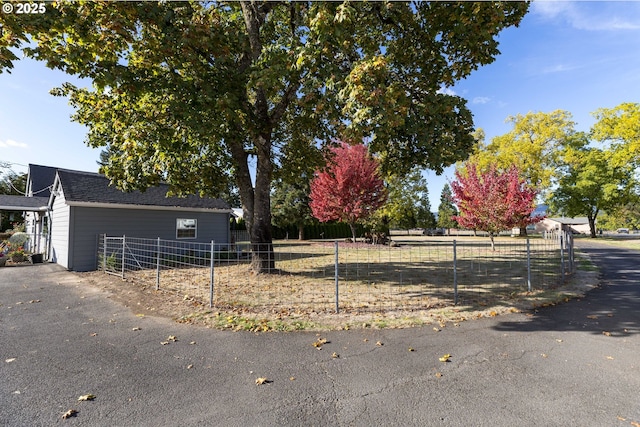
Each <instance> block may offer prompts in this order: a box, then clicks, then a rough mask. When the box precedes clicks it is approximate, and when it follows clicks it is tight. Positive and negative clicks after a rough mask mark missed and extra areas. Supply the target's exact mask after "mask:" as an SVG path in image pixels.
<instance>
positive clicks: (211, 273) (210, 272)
mask: <svg viewBox="0 0 640 427" xmlns="http://www.w3.org/2000/svg"><path fill="white" fill-rule="evenodd" d="M214 245H215V241H213V240H212V241H211V260H210V261H209V264H210V267H209V308H213V291H214V289H213V279H214V278H215V276H214V272H213V264H214V263H213V261H214V259H213V257H214Z"/></svg>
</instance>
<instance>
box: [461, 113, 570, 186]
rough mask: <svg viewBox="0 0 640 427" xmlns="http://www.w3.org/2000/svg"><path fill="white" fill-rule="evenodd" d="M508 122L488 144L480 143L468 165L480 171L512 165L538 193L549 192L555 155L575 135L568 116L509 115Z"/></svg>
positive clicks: (553, 171)
mask: <svg viewBox="0 0 640 427" xmlns="http://www.w3.org/2000/svg"><path fill="white" fill-rule="evenodd" d="M507 122H509V123H511V124H512V125H513V128H512V129H511V130H510V131H509V132H507V133H505V134H504V135H499V136H496V137H494V138H493V139H492V140H491V142H490V143H488V144H486V143H484V142H483V141H480V142H479V144H478V146H477V147H476V149H475V150H474V153H473V154H472V155H471V156H470V158H469V160H468V161H469V163H473V164H475V165H477V166H478V167H479V168H480V169H481V170H483V171H486V170H489V169H490V168H491V166H492V165H496V166H497V167H498V168H499V169H502V170H506V169H508V168H509V167H510V166H512V165H514V166H516V167H517V168H518V171H519V172H520V174H521V178H522V179H525V180H527V182H529V183H531V184H532V185H535V186H536V187H537V188H539V189H541V190H548V189H550V188H551V186H552V183H553V182H554V176H555V173H556V170H557V166H556V160H557V155H558V153H559V151H560V150H561V149H562V147H563V146H564V145H565V144H566V143H567V142H568V141H569V140H570V139H571V138H573V137H574V135H575V133H576V131H575V130H574V126H575V123H574V122H573V120H572V116H571V113H569V112H567V111H563V110H555V111H552V112H550V113H543V112H535V113H534V112H529V113H527V114H524V115H523V114H517V115H515V116H510V117H508V118H507Z"/></svg>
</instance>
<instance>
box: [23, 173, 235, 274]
mask: <svg viewBox="0 0 640 427" xmlns="http://www.w3.org/2000/svg"><path fill="white" fill-rule="evenodd" d="M49 180H50V181H49ZM168 189H169V187H168V185H166V184H161V185H159V186H157V187H152V188H149V189H147V190H146V191H144V192H141V191H133V192H123V191H120V190H118V189H117V188H115V187H114V186H111V185H109V179H107V178H106V177H105V176H104V175H100V174H97V173H91V172H81V171H73V170H66V169H57V168H51V167H47V166H39V165H29V175H28V182H27V194H28V195H33V196H38V195H41V194H46V195H47V196H48V198H45V199H43V198H41V197H21V196H18V198H19V199H22V200H21V201H22V202H26V200H25V199H31V200H30V201H29V202H27V204H26V205H25V206H31V207H30V208H29V209H25V211H28V213H27V221H26V223H27V224H26V225H27V230H26V231H27V233H29V234H30V235H32V236H33V239H32V240H34V241H38V242H40V241H42V240H44V241H46V243H45V244H43V245H41V246H43V247H42V248H41V249H40V250H39V251H40V252H46V253H47V254H48V258H49V260H50V261H52V262H55V263H58V264H60V265H62V266H63V267H65V268H67V269H69V270H75V271H89V270H94V269H96V267H97V248H98V237H99V235H101V234H107V235H110V236H122V235H127V236H131V237H141V238H158V237H159V238H161V239H166V240H183V241H186V242H206V243H208V242H211V241H212V240H213V241H215V242H216V243H229V241H230V231H229V216H230V214H231V209H230V208H229V205H228V204H227V203H226V202H225V201H223V200H220V199H213V198H201V197H198V196H188V197H167V196H166V194H167V191H168ZM35 200H37V202H36V201H35ZM45 200H46V203H44V205H43V204H42V202H43V201H45ZM21 201H20V200H14V201H13V202H14V203H18V202H21ZM41 235H42V236H44V237H43V238H42V239H40V238H38V236H41ZM45 248H46V250H45ZM32 250H33V249H32Z"/></svg>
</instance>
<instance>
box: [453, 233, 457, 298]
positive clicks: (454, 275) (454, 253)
mask: <svg viewBox="0 0 640 427" xmlns="http://www.w3.org/2000/svg"><path fill="white" fill-rule="evenodd" d="M456 245H457V242H456V240H455V239H453V305H458V258H457V250H456Z"/></svg>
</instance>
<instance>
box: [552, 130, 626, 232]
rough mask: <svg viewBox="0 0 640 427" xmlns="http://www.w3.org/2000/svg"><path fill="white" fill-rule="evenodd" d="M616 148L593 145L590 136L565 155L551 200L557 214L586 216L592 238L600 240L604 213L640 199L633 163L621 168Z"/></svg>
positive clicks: (569, 148)
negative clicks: (600, 219) (598, 232)
mask: <svg viewBox="0 0 640 427" xmlns="http://www.w3.org/2000/svg"><path fill="white" fill-rule="evenodd" d="M616 155H617V154H616V151H615V150H613V149H603V148H600V147H595V146H593V145H590V144H589V140H588V138H587V136H586V135H583V137H582V138H580V139H576V140H575V141H574V143H572V144H571V145H568V146H567V147H565V149H564V150H563V152H562V158H561V162H560V164H559V166H560V169H561V176H560V179H559V181H558V187H557V188H556V189H555V190H554V191H553V194H552V195H551V197H550V208H551V210H552V211H553V212H555V213H558V214H562V215H567V216H571V217H574V216H586V217H587V219H588V221H589V228H590V234H591V237H596V219H597V217H598V214H599V213H600V212H602V211H611V212H612V211H615V210H616V209H619V208H621V207H622V206H624V205H625V204H627V203H629V202H630V201H632V200H633V199H634V198H636V197H637V189H638V186H637V181H636V180H635V179H634V168H633V166H632V165H631V164H627V165H618V164H616V162H614V161H613V159H615V157H616Z"/></svg>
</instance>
